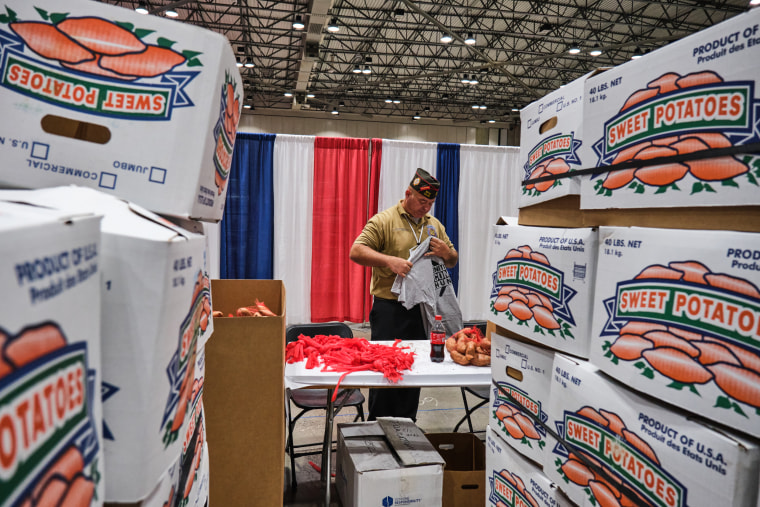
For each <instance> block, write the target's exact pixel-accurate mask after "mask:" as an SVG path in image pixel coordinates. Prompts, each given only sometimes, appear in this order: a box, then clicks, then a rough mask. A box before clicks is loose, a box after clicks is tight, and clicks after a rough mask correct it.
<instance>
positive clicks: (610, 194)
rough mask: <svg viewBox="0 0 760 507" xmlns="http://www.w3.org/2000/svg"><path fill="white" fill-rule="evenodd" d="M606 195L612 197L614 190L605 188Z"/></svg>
mask: <svg viewBox="0 0 760 507" xmlns="http://www.w3.org/2000/svg"><path fill="white" fill-rule="evenodd" d="M604 196H605V197H612V190H610V189H609V188H605V189H604Z"/></svg>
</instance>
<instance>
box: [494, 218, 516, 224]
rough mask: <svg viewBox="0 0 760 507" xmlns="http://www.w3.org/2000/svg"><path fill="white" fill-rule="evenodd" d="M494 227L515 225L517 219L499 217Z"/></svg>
mask: <svg viewBox="0 0 760 507" xmlns="http://www.w3.org/2000/svg"><path fill="white" fill-rule="evenodd" d="M496 225H517V217H508V216H501V217H499V219H498V220H496Z"/></svg>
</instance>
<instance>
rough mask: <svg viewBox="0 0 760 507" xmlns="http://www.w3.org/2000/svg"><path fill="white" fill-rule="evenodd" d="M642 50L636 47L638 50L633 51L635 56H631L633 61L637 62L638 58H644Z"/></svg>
mask: <svg viewBox="0 0 760 507" xmlns="http://www.w3.org/2000/svg"><path fill="white" fill-rule="evenodd" d="M642 54H643V53H642V52H641V48H640V47H638V46H636V49H634V50H633V54H632V55H631V60H636V59H638V58H641V56H642Z"/></svg>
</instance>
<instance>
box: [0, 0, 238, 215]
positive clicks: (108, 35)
mask: <svg viewBox="0 0 760 507" xmlns="http://www.w3.org/2000/svg"><path fill="white" fill-rule="evenodd" d="M5 6H6V8H7V9H8V13H11V12H12V13H13V15H12V17H13V18H14V19H10V17H11V15H10V14H9V15H8V16H6V17H7V18H9V20H8V21H5V22H3V23H0V40H3V41H4V42H3V45H2V46H0V62H1V63H0V84H1V86H0V110H2V111H4V112H5V113H4V114H3V115H2V117H0V137H2V138H4V139H7V140H8V142H5V143H3V144H0V160H2V161H3V163H2V164H0V185H2V186H6V187H8V186H10V187H19V188H41V187H52V186H60V185H71V184H76V185H83V186H89V187H92V188H96V189H99V190H101V191H104V192H107V193H112V194H114V195H117V196H119V197H122V198H124V199H127V200H129V201H131V202H135V203H137V204H140V205H141V206H143V207H145V208H147V209H149V210H151V211H154V212H156V213H161V214H167V215H177V216H181V217H190V218H194V219H198V220H207V221H214V222H215V221H219V220H221V218H222V214H223V211H224V203H225V199H226V182H227V177H228V174H229V168H230V163H231V160H232V150H233V145H234V141H235V131H236V128H237V124H238V119H239V116H240V111H241V107H242V100H241V96H242V81H241V78H240V72H239V71H238V69H237V66H236V63H235V57H234V55H233V52H232V49H231V48H230V44H229V42H228V41H227V39H226V38H225V37H224V36H223V35H220V34H218V33H215V32H212V31H210V30H205V29H202V28H199V27H196V26H193V25H191V24H188V23H181V22H178V21H173V20H168V19H166V18H163V17H160V16H144V15H141V14H138V13H136V12H135V11H133V10H129V9H124V8H121V7H114V6H111V5H107V4H104V3H100V2H92V1H89V0H67V2H66V4H65V8H64V7H63V6H62V5H61V2H59V1H58V0H35V1H33V2H28V1H26V0H8V1H6V2H5ZM13 22H33V23H37V24H36V25H31V24H29V23H27V24H21V25H19V24H13ZM125 26H128V27H131V28H130V29H126V28H123V27H125ZM43 32H44V33H46V34H48V36H49V37H53V35H51V32H52V33H53V34H55V35H56V36H57V37H59V38H60V39H62V40H65V41H67V46H66V47H64V45H63V44H62V43H60V44H57V45H56V46H55V47H54V48H50V49H48V50H45V51H43V49H44V48H45V46H40V37H41V35H40V34H41V33H43ZM92 33H97V34H98V37H100V38H101V39H100V40H96V39H93V36H92V35H91V34H92ZM88 34H89V35H88ZM114 41H116V43H115V42H114ZM41 47H42V48H43V49H40V48H41ZM32 48H37V50H38V52H35V51H34V50H33V49H32ZM114 48H118V49H114ZM121 51H123V53H120V52H121ZM115 53H120V54H115ZM43 55H44V56H43Z"/></svg>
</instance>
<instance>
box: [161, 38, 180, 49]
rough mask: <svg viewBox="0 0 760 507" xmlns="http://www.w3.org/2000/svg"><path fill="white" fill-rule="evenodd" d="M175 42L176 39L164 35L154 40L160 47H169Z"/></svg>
mask: <svg viewBox="0 0 760 507" xmlns="http://www.w3.org/2000/svg"><path fill="white" fill-rule="evenodd" d="M176 43H177V41H175V40H171V39H167V38H166V37H159V38H158V40H157V41H156V44H158V45H159V46H161V47H162V48H171V47H172V46H173V45H174V44H176Z"/></svg>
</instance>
